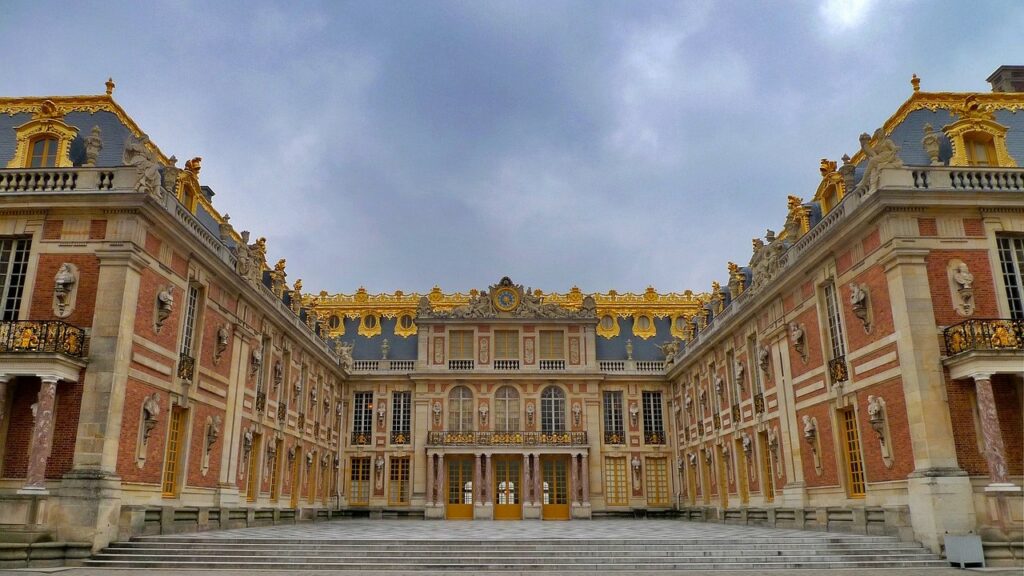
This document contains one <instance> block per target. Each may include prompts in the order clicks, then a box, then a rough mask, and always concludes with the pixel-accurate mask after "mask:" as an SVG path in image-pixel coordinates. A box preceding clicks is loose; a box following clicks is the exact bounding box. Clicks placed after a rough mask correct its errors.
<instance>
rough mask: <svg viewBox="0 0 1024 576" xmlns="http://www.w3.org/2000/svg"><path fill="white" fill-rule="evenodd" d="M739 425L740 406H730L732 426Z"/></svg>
mask: <svg viewBox="0 0 1024 576" xmlns="http://www.w3.org/2000/svg"><path fill="white" fill-rule="evenodd" d="M739 423H740V405H739V404H733V405H732V425H733V426H734V427H735V426H737V425H739Z"/></svg>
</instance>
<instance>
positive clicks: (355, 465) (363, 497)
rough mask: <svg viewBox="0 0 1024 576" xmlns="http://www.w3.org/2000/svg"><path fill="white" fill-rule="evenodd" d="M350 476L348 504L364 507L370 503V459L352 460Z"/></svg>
mask: <svg viewBox="0 0 1024 576" xmlns="http://www.w3.org/2000/svg"><path fill="white" fill-rule="evenodd" d="M350 474H351V476H350V483H349V492H348V494H349V504H354V505H357V506H366V505H367V504H369V503H370V458H369V457H365V458H353V459H352V467H351V471H350Z"/></svg>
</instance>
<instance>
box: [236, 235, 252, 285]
mask: <svg viewBox="0 0 1024 576" xmlns="http://www.w3.org/2000/svg"><path fill="white" fill-rule="evenodd" d="M239 236H240V237H241V238H242V241H241V242H240V243H239V244H238V246H235V272H237V273H238V274H239V276H242V277H245V278H248V277H249V270H250V268H251V267H252V256H251V255H250V253H249V231H248V230H242V233H241V234H239Z"/></svg>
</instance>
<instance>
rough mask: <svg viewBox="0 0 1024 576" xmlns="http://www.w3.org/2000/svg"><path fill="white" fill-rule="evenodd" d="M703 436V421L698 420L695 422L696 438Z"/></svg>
mask: <svg viewBox="0 0 1024 576" xmlns="http://www.w3.org/2000/svg"><path fill="white" fill-rule="evenodd" d="M703 435H704V421H703V420H698V421H697V436H703Z"/></svg>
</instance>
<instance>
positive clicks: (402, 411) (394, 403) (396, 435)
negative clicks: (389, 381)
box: [391, 391, 412, 444]
mask: <svg viewBox="0 0 1024 576" xmlns="http://www.w3.org/2000/svg"><path fill="white" fill-rule="evenodd" d="M411 408H412V392H409V391H404V392H394V393H393V394H391V443H392V444H408V443H409V442H410V437H411V434H410V431H411V425H410V424H411V422H412V410H411Z"/></svg>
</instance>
